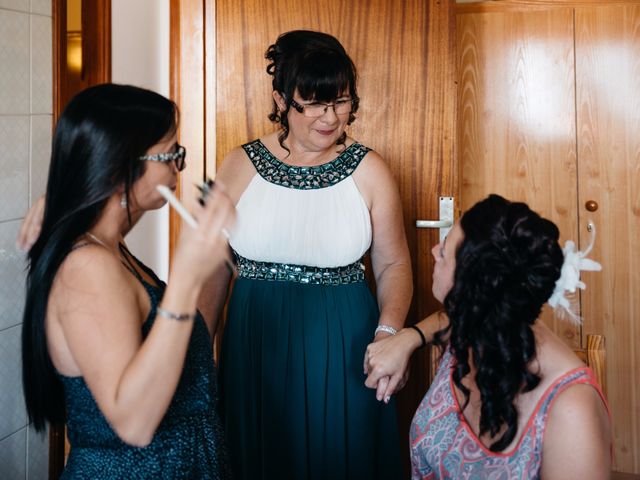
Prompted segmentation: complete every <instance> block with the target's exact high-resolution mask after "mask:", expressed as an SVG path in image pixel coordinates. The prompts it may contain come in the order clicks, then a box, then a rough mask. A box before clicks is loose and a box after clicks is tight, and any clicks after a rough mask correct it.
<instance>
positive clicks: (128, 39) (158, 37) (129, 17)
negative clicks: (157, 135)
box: [111, 0, 169, 280]
mask: <svg viewBox="0 0 640 480" xmlns="http://www.w3.org/2000/svg"><path fill="white" fill-rule="evenodd" d="M111 15H112V18H111V21H112V53H111V54H112V80H113V82H115V83H126V84H131V85H137V86H139V87H144V88H148V89H150V90H154V91H156V92H158V93H160V94H162V95H164V96H169V0H135V1H131V0H112V1H111ZM168 208H169V207H167V206H165V207H164V208H162V209H161V210H158V211H156V212H149V213H147V214H145V216H144V217H143V218H142V220H141V221H140V222H139V223H138V224H137V225H136V226H135V227H134V229H133V230H132V231H131V233H130V234H129V235H128V236H127V244H128V246H129V248H130V249H131V251H132V252H133V254H134V255H136V256H137V257H138V258H140V260H142V261H143V262H144V263H145V264H147V266H149V267H150V268H152V269H153V270H154V271H155V272H156V274H157V275H158V276H159V277H160V278H162V279H164V280H166V279H167V274H168V270H169V210H168Z"/></svg>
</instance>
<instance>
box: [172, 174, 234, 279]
mask: <svg viewBox="0 0 640 480" xmlns="http://www.w3.org/2000/svg"><path fill="white" fill-rule="evenodd" d="M193 216H194V218H195V220H196V222H197V223H198V226H197V227H196V228H191V227H189V226H188V225H186V224H183V226H182V229H181V235H180V240H179V242H178V246H177V248H176V252H175V254H174V258H173V266H172V273H173V272H175V273H176V274H177V273H178V272H180V273H181V274H185V275H187V278H192V279H193V280H194V282H195V283H196V284H197V285H202V284H203V283H204V282H205V281H206V280H207V279H208V278H209V277H210V276H211V275H212V274H213V272H214V271H215V270H216V269H217V268H218V267H219V266H220V265H221V264H222V262H225V261H226V262H229V261H231V258H230V251H229V242H228V237H227V236H228V232H229V231H230V230H231V228H232V227H233V225H234V223H235V207H234V205H233V203H232V201H231V199H230V198H229V196H228V195H227V194H226V191H225V189H224V187H223V186H222V185H221V184H220V183H219V182H217V183H216V186H215V188H214V189H213V191H212V192H211V193H210V194H209V196H208V197H207V201H206V204H205V205H204V206H201V205H199V204H196V205H195V207H194V211H193Z"/></svg>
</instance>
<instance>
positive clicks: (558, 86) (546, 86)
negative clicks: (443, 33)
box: [457, 8, 580, 348]
mask: <svg viewBox="0 0 640 480" xmlns="http://www.w3.org/2000/svg"><path fill="white" fill-rule="evenodd" d="M457 21H458V28H457V35H458V45H457V48H458V146H457V148H458V153H459V159H460V169H461V182H462V185H461V195H462V202H461V203H462V209H463V210H465V209H467V208H469V207H471V206H472V205H473V204H474V203H475V202H477V201H478V200H481V199H482V198H484V197H486V196H487V195H488V194H490V193H498V194H500V195H502V196H504V197H506V198H508V199H510V200H518V201H524V202H526V203H528V204H529V205H530V206H531V207H532V208H533V209H534V210H536V211H538V212H539V213H540V214H542V215H543V216H546V217H548V218H550V219H552V220H553V221H554V222H555V223H556V224H557V225H558V226H559V228H560V231H561V234H562V237H563V239H576V238H577V227H576V214H575V210H576V199H577V191H576V180H577V178H576V177H577V174H576V151H575V135H576V133H575V106H574V105H575V91H574V61H573V60H574V59H573V11H572V9H570V8H557V9H553V10H547V11H538V10H534V11H528V12H524V11H521V12H514V11H509V12H491V13H464V14H461V13H459V14H458V15H457ZM543 318H544V320H545V322H547V324H549V325H550V326H551V328H552V329H553V330H554V331H555V332H556V333H558V334H559V335H560V336H561V337H563V338H564V339H565V340H566V341H567V343H568V344H569V345H570V346H571V347H573V348H576V347H579V346H580V335H579V333H580V332H579V329H578V328H576V327H573V326H571V325H569V324H568V323H567V322H562V321H559V320H557V319H556V318H554V317H553V315H551V314H550V313H549V312H545V314H544V315H543Z"/></svg>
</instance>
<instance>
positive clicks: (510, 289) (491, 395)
mask: <svg viewBox="0 0 640 480" xmlns="http://www.w3.org/2000/svg"><path fill="white" fill-rule="evenodd" d="M460 226H461V228H462V231H463V233H464V238H463V240H462V242H461V244H460V246H459V248H458V251H457V252H456V268H455V275H454V284H453V287H452V289H451V290H450V291H449V293H448V294H447V296H446V298H445V300H444V307H445V310H446V312H447V315H448V317H449V320H450V323H449V326H448V327H447V328H446V329H444V330H442V331H441V332H439V334H438V336H437V339H438V341H439V342H440V343H442V338H444V336H445V335H446V334H448V336H449V345H450V348H451V352H452V354H453V355H454V357H455V367H454V370H453V381H454V382H455V384H456V385H457V387H458V388H459V389H460V390H461V391H462V392H463V394H464V396H465V399H466V400H465V404H464V406H463V410H464V407H466V405H467V403H468V402H469V393H470V392H469V389H468V388H466V387H465V386H464V385H463V384H462V379H463V378H464V377H465V376H466V375H467V374H468V373H469V372H470V366H469V360H470V359H469V354H470V353H471V355H472V361H473V364H474V365H475V367H476V369H477V372H476V377H475V382H476V384H477V386H478V389H479V390H480V396H481V405H482V406H481V410H480V435H482V434H484V433H487V432H488V433H489V434H490V435H491V437H495V436H496V435H497V434H498V432H499V431H500V429H501V428H502V427H503V425H505V424H506V427H507V428H506V430H505V431H504V433H503V434H502V435H501V436H500V437H499V438H498V439H497V440H496V441H495V442H493V443H492V444H491V447H490V448H491V450H492V451H494V452H499V451H503V450H504V449H505V448H507V446H508V445H509V444H510V443H511V442H512V441H513V439H514V437H515V434H516V431H517V428H518V411H517V409H516V407H515V406H514V399H515V397H516V395H518V394H519V393H524V392H528V391H531V390H533V389H534V388H535V387H536V386H537V385H538V383H539V382H540V377H539V376H538V375H537V374H536V373H535V372H533V371H532V370H531V368H530V365H531V362H532V360H534V359H535V357H536V345H535V338H534V334H533V331H532V329H531V326H532V325H533V324H534V322H535V321H536V319H537V318H538V317H539V315H540V311H541V310H542V306H543V305H544V303H545V302H546V301H547V300H548V298H549V297H550V296H551V293H552V292H553V289H554V287H555V283H556V281H557V280H558V278H559V277H560V270H561V268H562V262H563V259H564V258H563V253H562V249H561V248H560V245H559V244H558V237H559V232H558V227H556V225H555V224H554V223H553V222H551V221H549V220H547V219H545V218H542V217H541V216H540V215H538V214H537V213H536V212H534V211H532V210H531V209H530V208H529V207H528V206H527V205H526V204H524V203H518V202H510V201H508V200H505V199H504V198H502V197H500V196H498V195H490V196H489V197H488V198H486V199H484V200H482V201H480V202H478V203H477V204H476V205H474V206H473V207H472V208H471V209H470V210H468V211H467V212H466V213H465V214H464V215H463V217H462V219H461V220H460Z"/></svg>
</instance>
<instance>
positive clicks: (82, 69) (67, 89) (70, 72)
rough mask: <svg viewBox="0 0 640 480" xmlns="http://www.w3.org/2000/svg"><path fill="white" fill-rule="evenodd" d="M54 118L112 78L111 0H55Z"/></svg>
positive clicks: (60, 432) (57, 443)
mask: <svg viewBox="0 0 640 480" xmlns="http://www.w3.org/2000/svg"><path fill="white" fill-rule="evenodd" d="M51 7H52V15H53V121H54V124H55V122H56V121H57V119H58V117H59V116H60V113H62V110H63V109H64V107H65V106H66V104H67V102H68V101H69V99H71V97H73V96H74V95H75V94H76V93H78V92H79V91H80V90H83V89H85V88H87V87H89V86H91V85H96V84H99V83H105V82H110V81H111V0H53V2H52V6H51ZM65 439H66V434H65V428H64V426H52V427H51V429H50V430H49V480H57V479H58V478H60V475H61V474H62V470H63V469H64V463H65V458H66V455H65V453H66V446H65V444H66V441H65Z"/></svg>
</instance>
